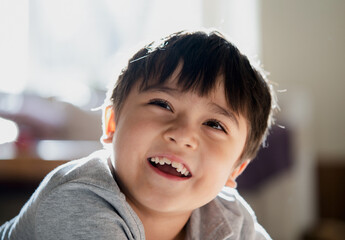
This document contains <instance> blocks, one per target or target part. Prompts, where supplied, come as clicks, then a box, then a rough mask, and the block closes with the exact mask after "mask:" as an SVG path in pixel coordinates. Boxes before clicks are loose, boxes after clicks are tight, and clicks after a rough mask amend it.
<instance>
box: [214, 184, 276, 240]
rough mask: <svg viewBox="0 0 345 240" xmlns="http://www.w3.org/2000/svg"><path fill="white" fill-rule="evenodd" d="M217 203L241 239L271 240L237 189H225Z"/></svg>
mask: <svg viewBox="0 0 345 240" xmlns="http://www.w3.org/2000/svg"><path fill="white" fill-rule="evenodd" d="M215 202H217V204H218V205H220V207H221V208H222V209H223V211H224V213H225V214H224V216H225V217H226V219H228V221H230V222H231V224H232V228H233V230H234V234H235V235H238V236H241V239H242V238H243V239H267V240H270V239H271V237H270V236H269V234H268V233H267V232H266V231H265V229H264V228H263V227H262V226H261V225H260V224H259V223H258V221H257V218H256V216H255V213H254V211H253V209H252V208H251V207H250V205H249V204H248V203H247V202H246V201H245V200H244V199H243V198H242V196H241V195H240V194H239V193H238V191H237V190H236V189H232V188H227V187H225V188H223V190H222V191H221V192H220V193H219V194H218V197H217V198H216V199H215ZM245 237H246V238H245Z"/></svg>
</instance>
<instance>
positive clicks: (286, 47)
mask: <svg viewBox="0 0 345 240" xmlns="http://www.w3.org/2000/svg"><path fill="white" fill-rule="evenodd" d="M261 3H262V4H261V8H262V10H261V16H262V18H261V21H262V43H263V45H262V47H263V50H262V53H263V63H264V65H265V68H266V69H268V71H269V72H270V73H271V78H272V79H273V80H274V81H276V82H278V83H279V85H280V87H281V88H286V89H287V93H286V94H285V95H286V98H289V101H293V99H291V96H295V95H297V94H300V95H301V94H302V95H308V96H310V100H311V102H312V106H311V107H312V110H309V109H306V110H307V111H310V112H308V113H310V116H308V117H310V118H311V121H310V124H311V126H310V127H311V132H312V138H311V139H310V140H312V143H311V144H312V147H313V148H314V149H315V151H316V154H317V155H318V157H319V156H321V157H326V158H327V157H329V156H340V157H344V156H345V128H344V127H343V124H344V123H345V111H344V103H345V94H344V90H345V81H344V80H345V14H344V13H345V1H342V0H327V1H324V0H303V1H299V0H289V1H276V0H262V1H261ZM284 97H285V96H283V95H282V96H281V98H283V99H282V101H288V100H287V99H284ZM301 97H303V96H301ZM296 104H297V103H296ZM297 107H298V106H297ZM282 112H283V114H284V109H283V110H282ZM286 117H288V116H286ZM294 117H295V116H294ZM343 159H345V158H343Z"/></svg>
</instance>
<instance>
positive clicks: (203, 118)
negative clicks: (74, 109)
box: [113, 77, 247, 213]
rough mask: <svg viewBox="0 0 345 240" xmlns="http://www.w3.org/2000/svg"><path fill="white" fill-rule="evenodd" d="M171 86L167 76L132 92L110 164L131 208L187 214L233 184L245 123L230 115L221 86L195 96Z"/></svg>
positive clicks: (119, 118)
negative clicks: (162, 82) (159, 84)
mask: <svg viewBox="0 0 345 240" xmlns="http://www.w3.org/2000/svg"><path fill="white" fill-rule="evenodd" d="M175 81H176V79H175V78H174V77H172V78H171V79H170V80H169V81H168V83H167V84H165V85H164V86H163V87H161V88H153V89H149V90H147V91H144V92H138V91H137V88H136V87H135V88H133V90H132V91H131V93H130V94H129V96H128V97H127V99H126V101H125V103H124V105H123V107H122V110H121V112H120V114H119V116H117V122H116V130H115V132H114V136H113V150H114V155H113V158H114V159H113V161H114V165H115V169H116V174H117V179H118V181H119V185H120V188H121V189H122V191H123V192H124V193H125V195H126V196H127V200H128V202H129V203H130V204H131V205H132V207H133V208H134V209H142V210H143V209H145V210H154V211H158V212H161V213H162V212H165V213H184V212H185V213H187V212H189V213H190V212H191V211H192V210H194V209H196V208H198V207H200V206H202V205H204V204H206V203H208V202H209V201H211V200H212V199H213V198H214V197H216V195H217V194H218V193H219V191H220V190H221V188H222V187H223V186H224V185H225V184H226V183H228V185H229V186H232V187H233V186H234V185H235V184H234V182H233V180H234V179H235V178H236V176H237V174H238V168H240V167H238V168H235V167H236V166H237V165H236V164H235V163H236V161H237V160H238V159H239V157H240V155H241V153H242V150H243V148H244V145H245V141H246V136H247V125H246V120H245V118H244V117H243V116H241V115H240V116H236V115H235V114H233V113H232V112H231V111H230V109H229V108H228V106H227V103H226V99H225V95H224V89H223V87H222V86H219V87H218V88H217V89H215V90H214V92H213V93H212V94H211V95H210V96H209V97H199V96H198V95H196V94H194V93H191V92H186V93H182V92H181V91H180V90H179V89H178V88H177V87H176V84H175ZM115 115H116V113H115ZM151 160H152V161H154V160H156V161H157V160H160V161H161V162H162V164H163V162H165V164H163V165H161V164H160V163H158V164H156V163H153V162H152V161H151ZM169 161H170V162H172V163H170V164H169ZM166 162H168V163H166ZM173 162H174V163H173ZM172 164H174V166H175V165H177V166H175V167H172V166H171V165H172ZM180 164H182V166H183V168H181V167H182V166H181V165H180ZM178 165H180V166H178ZM176 168H180V169H179V171H182V173H183V174H181V173H179V172H177V170H176ZM186 171H188V172H189V173H188V172H186Z"/></svg>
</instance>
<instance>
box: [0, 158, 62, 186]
mask: <svg viewBox="0 0 345 240" xmlns="http://www.w3.org/2000/svg"><path fill="white" fill-rule="evenodd" d="M66 162H67V161H66V160H49V161H47V160H42V159H38V158H14V159H0V181H5V182H7V181H16V182H25V181H40V180H42V179H43V178H44V177H45V176H46V175H47V174H48V173H49V172H50V171H51V170H53V169H54V168H56V167H57V166H59V165H61V164H64V163H66Z"/></svg>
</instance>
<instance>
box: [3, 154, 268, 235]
mask: <svg viewBox="0 0 345 240" xmlns="http://www.w3.org/2000/svg"><path fill="white" fill-rule="evenodd" d="M0 239H1V240H7V239H10V240H17V239H18V240H19V239H33V240H34V239H37V240H49V239H83V240H85V239H104V240H107V239H109V240H110V239H145V233H144V227H143V225H142V223H141V221H140V219H139V217H138V216H137V215H136V213H135V212H134V211H133V209H132V208H131V207H130V205H129V204H128V203H127V202H126V198H125V195H124V194H123V193H122V192H121V191H120V189H119V187H118V185H117V184H116V181H115V180H114V178H113V174H112V172H111V169H110V167H109V165H108V158H107V156H106V155H105V154H104V151H99V152H96V153H94V154H92V155H90V156H89V157H87V158H84V159H80V160H75V161H71V162H69V163H67V164H64V165H62V166H60V167H58V168H56V169H55V170H53V171H52V172H51V173H50V174H48V175H47V176H46V178H45V179H44V180H43V181H42V183H41V184H40V186H39V187H38V189H37V190H36V191H35V193H34V194H33V195H32V196H31V198H30V199H29V201H28V202H27V203H26V204H25V205H24V207H23V208H22V210H21V211H20V213H19V215H18V216H16V217H15V218H13V219H12V220H10V221H8V222H6V223H5V224H4V225H2V226H1V227H0ZM187 239H205V240H206V239H209V240H211V239H212V240H217V239H229V240H230V239H241V240H242V239H270V237H269V236H268V234H267V233H266V232H265V231H264V230H263V229H262V227H261V226H260V225H259V224H258V223H257V222H256V219H255V216H254V213H253V212H252V210H251V209H250V208H249V206H248V205H247V204H246V203H245V202H244V200H243V199H242V198H241V197H240V196H239V195H238V193H237V191H235V190H233V189H226V190H224V191H222V192H221V193H220V194H219V196H218V197H217V198H216V199H214V200H213V201H211V202H210V203H208V204H207V205H205V206H203V207H201V208H199V209H196V210H194V212H193V213H192V216H191V217H190V219H189V221H188V223H187Z"/></svg>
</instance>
